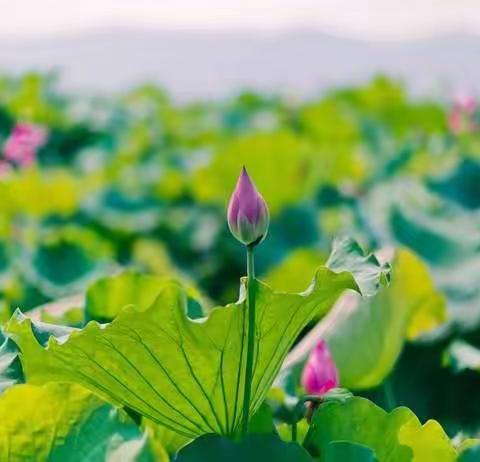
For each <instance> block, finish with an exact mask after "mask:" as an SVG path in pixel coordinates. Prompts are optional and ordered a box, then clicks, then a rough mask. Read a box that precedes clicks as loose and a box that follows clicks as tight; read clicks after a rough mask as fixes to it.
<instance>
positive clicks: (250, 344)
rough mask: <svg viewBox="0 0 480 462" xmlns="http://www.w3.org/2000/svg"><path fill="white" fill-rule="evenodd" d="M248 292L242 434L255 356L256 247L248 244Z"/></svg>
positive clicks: (247, 410)
mask: <svg viewBox="0 0 480 462" xmlns="http://www.w3.org/2000/svg"><path fill="white" fill-rule="evenodd" d="M247 278H248V282H247V293H248V334H247V335H248V337H247V364H246V367H245V392H244V395H243V422H242V435H243V436H244V437H245V436H246V435H247V432H248V418H249V414H250V398H251V394H252V379H253V358H254V352H255V264H254V247H253V246H247Z"/></svg>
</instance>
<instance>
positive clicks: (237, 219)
mask: <svg viewBox="0 0 480 462" xmlns="http://www.w3.org/2000/svg"><path fill="white" fill-rule="evenodd" d="M269 222H270V217H269V213H268V207H267V204H266V202H265V200H264V199H263V197H262V196H261V195H260V193H259V192H258V191H257V188H256V187H255V185H254V184H253V182H252V180H251V179H250V177H249V176H248V173H247V170H246V169H245V167H243V168H242V171H241V173H240V176H239V177H238V181H237V185H236V187H235V190H234V191H233V194H232V197H231V198H230V203H229V204H228V226H229V228H230V231H231V232H232V234H233V235H234V236H235V237H236V238H237V239H238V240H239V241H240V242H241V243H242V244H245V245H256V244H259V243H260V242H262V241H263V239H265V236H266V235H267V231H268V224H269Z"/></svg>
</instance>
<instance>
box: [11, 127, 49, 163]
mask: <svg viewBox="0 0 480 462" xmlns="http://www.w3.org/2000/svg"><path fill="white" fill-rule="evenodd" d="M46 139H47V133H46V131H45V129H43V128H42V127H38V126H36V125H32V124H28V123H18V124H17V125H15V127H14V129H13V131H12V133H11V134H10V136H9V137H8V139H7V141H6V142H5V146H4V147H3V154H4V157H5V159H7V160H9V161H11V162H14V163H15V164H17V165H20V166H21V167H28V166H29V165H31V164H33V163H34V162H35V158H36V155H37V151H38V149H39V148H40V147H41V146H42V145H43V144H44V143H45V141H46Z"/></svg>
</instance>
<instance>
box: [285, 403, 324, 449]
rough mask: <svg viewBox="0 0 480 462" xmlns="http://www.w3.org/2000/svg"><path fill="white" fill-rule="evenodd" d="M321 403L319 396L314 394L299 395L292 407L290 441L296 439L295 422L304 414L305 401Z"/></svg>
mask: <svg viewBox="0 0 480 462" xmlns="http://www.w3.org/2000/svg"><path fill="white" fill-rule="evenodd" d="M308 402H312V403H321V402H322V398H321V396H316V395H304V396H301V397H300V398H299V400H298V402H297V404H296V405H295V408H294V409H293V422H292V441H294V442H296V441H297V433H298V432H297V423H298V421H299V420H300V419H301V418H302V417H303V415H304V414H305V403H308Z"/></svg>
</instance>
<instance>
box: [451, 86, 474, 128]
mask: <svg viewBox="0 0 480 462" xmlns="http://www.w3.org/2000/svg"><path fill="white" fill-rule="evenodd" d="M476 111H477V102H476V100H475V98H473V97H472V96H470V95H465V94H463V95H459V96H457V97H456V98H455V101H454V104H453V109H452V111H451V112H450V114H449V116H448V125H449V126H450V130H451V131H452V133H455V134H456V135H458V134H460V133H468V132H472V131H475V130H476V128H477V123H476V122H475V112H476Z"/></svg>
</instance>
